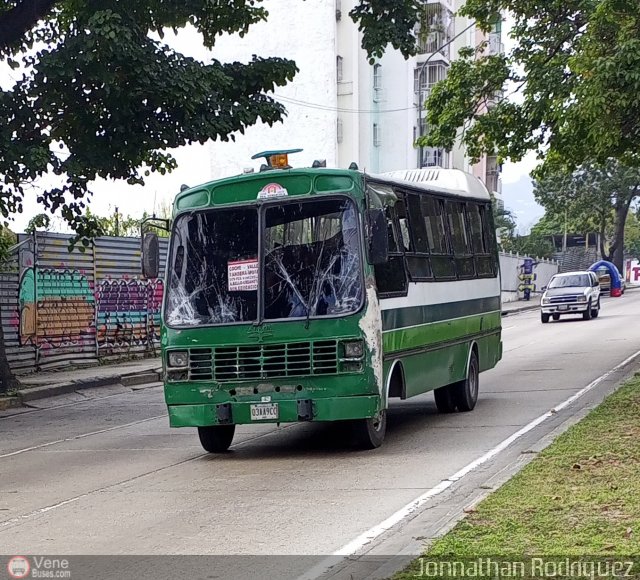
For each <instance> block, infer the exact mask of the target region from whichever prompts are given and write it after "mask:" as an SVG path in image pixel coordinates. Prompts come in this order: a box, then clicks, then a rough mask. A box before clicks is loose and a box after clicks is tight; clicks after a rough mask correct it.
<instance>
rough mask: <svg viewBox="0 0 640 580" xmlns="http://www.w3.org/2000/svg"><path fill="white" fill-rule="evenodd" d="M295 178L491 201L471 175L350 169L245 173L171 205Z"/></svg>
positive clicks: (190, 191)
mask: <svg viewBox="0 0 640 580" xmlns="http://www.w3.org/2000/svg"><path fill="white" fill-rule="evenodd" d="M296 175H308V176H322V175H325V176H329V175H332V176H344V177H348V178H350V179H352V180H354V179H357V178H358V177H360V178H362V177H365V178H367V177H368V178H370V179H373V180H376V181H381V182H383V183H387V184H391V185H398V186H405V187H406V186H409V187H414V188H417V189H423V190H424V191H431V192H433V193H441V194H444V195H455V196H460V197H472V198H475V199H483V200H484V199H486V200H487V201H488V200H490V199H491V196H490V195H489V192H488V191H487V189H486V188H485V186H484V185H483V184H482V182H481V181H480V180H479V179H478V178H477V177H474V176H473V175H470V174H468V173H465V172H464V171H460V170H457V169H439V168H433V169H408V170H402V171H392V172H389V173H382V174H377V175H376V174H366V173H364V172H362V171H359V170H351V169H327V168H295V169H271V170H268V171H261V172H258V173H244V174H240V175H234V176H230V177H224V178H222V179H216V180H214V181H210V182H208V183H203V184H200V185H197V186H195V187H189V188H185V189H184V190H183V191H181V192H180V193H179V194H178V195H177V196H176V198H175V200H174V204H175V207H176V208H179V209H180V210H182V209H185V210H186V209H193V208H195V207H203V206H207V205H209V197H208V196H209V193H208V192H210V191H211V190H212V189H213V188H219V187H223V186H234V187H235V186H243V185H246V186H247V187H248V188H252V187H253V183H255V182H256V181H264V180H266V181H270V180H275V181H278V177H284V176H289V177H293V176H296ZM313 178H315V177H313ZM205 192H207V193H205ZM251 192H252V193H251V195H253V194H254V192H253V189H251ZM202 195H205V197H206V199H205V197H202V198H199V197H198V196H202ZM194 196H195V197H194ZM196 197H198V199H196ZM243 197H245V196H243V195H240V196H239V201H241V200H242V198H243ZM181 200H184V204H181V203H180V202H181ZM187 200H188V201H187ZM227 203H228V202H227Z"/></svg>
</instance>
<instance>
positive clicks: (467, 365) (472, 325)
mask: <svg viewBox="0 0 640 580" xmlns="http://www.w3.org/2000/svg"><path fill="white" fill-rule="evenodd" d="M286 153H287V152H279V151H269V152H265V153H262V154H259V155H262V156H264V157H265V158H266V159H267V164H265V165H263V166H262V168H261V171H260V172H256V173H247V174H243V175H240V176H236V177H230V178H228V179H220V180H217V181H213V182H211V183H207V184H204V185H201V186H198V187H193V188H190V189H186V190H184V191H182V192H181V193H180V194H179V195H178V196H177V198H176V200H175V204H174V216H173V218H174V219H173V225H172V229H171V238H170V248H169V255H168V258H167V271H166V282H165V297H164V304H163V313H162V317H163V328H162V353H163V363H164V369H165V373H164V375H165V378H164V381H165V387H164V391H165V400H166V403H167V405H168V412H169V420H170V425H171V426H172V427H197V428H198V432H199V436H200V441H201V443H202V446H203V447H204V448H205V449H206V450H207V451H209V452H223V451H225V450H227V449H228V447H229V445H230V444H231V442H232V439H233V436H234V431H235V426H236V425H238V424H256V423H291V422H300V421H349V422H350V424H351V425H352V427H353V431H352V432H353V438H354V442H355V443H357V445H358V446H359V447H360V448H375V447H378V446H380V445H381V443H382V441H383V439H384V436H385V431H386V417H387V409H388V406H389V400H390V399H392V398H400V399H407V398H409V397H413V396H416V395H420V394H422V393H425V392H427V391H434V394H435V400H436V404H437V407H438V409H439V410H440V411H441V412H454V411H470V410H472V409H473V408H474V406H475V404H476V400H477V398H478V374H479V373H480V372H481V371H484V370H487V369H490V368H492V367H493V366H495V365H496V363H497V362H498V361H499V360H500V358H501V356H502V342H501V321H500V279H499V271H498V253H497V245H496V239H495V229H494V227H493V221H492V212H491V199H490V196H489V194H488V192H487V190H486V188H485V187H484V185H483V184H482V183H481V182H480V181H479V180H477V179H476V178H475V177H473V176H471V175H468V174H466V173H463V172H461V171H455V170H443V169H437V168H436V169H420V170H409V171H401V172H394V173H390V174H384V175H367V174H366V173H363V172H361V171H359V170H357V168H353V166H352V168H350V169H348V170H341V169H328V168H326V167H318V166H319V165H320V163H314V166H315V167H312V168H300V169H292V168H290V167H289V165H288V159H287V156H286ZM259 155H258V156H259ZM258 156H255V157H258ZM143 246H144V247H145V248H146V252H143V265H144V269H145V271H146V274H147V275H153V269H154V266H155V268H156V269H157V262H158V258H157V252H156V251H154V248H155V249H157V245H156V244H155V241H154V239H153V234H146V236H145V239H144V244H143Z"/></svg>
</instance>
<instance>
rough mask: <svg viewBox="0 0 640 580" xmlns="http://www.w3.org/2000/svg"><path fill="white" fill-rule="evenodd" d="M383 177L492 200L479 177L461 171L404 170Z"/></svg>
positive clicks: (436, 169) (435, 168) (437, 168)
mask: <svg viewBox="0 0 640 580" xmlns="http://www.w3.org/2000/svg"><path fill="white" fill-rule="evenodd" d="M382 176H383V177H386V178H388V179H393V180H397V181H401V182H409V183H415V184H422V185H423V186H424V187H425V188H426V189H430V188H431V189H441V190H446V191H456V192H459V194H462V195H468V196H474V197H479V198H487V199H489V198H490V196H489V192H488V191H487V189H486V187H485V186H484V184H483V183H482V182H481V181H480V180H479V179H478V178H477V177H475V176H474V175H471V174H470V173H466V172H465V171H460V170H459V169H442V168H440V167H428V168H423V169H402V170H399V171H390V172H388V173H383V174H382Z"/></svg>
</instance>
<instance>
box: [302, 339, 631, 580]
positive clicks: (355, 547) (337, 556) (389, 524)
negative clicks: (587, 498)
mask: <svg viewBox="0 0 640 580" xmlns="http://www.w3.org/2000/svg"><path fill="white" fill-rule="evenodd" d="M638 356H640V350H639V351H637V352H635V353H634V354H632V355H631V356H629V357H627V358H626V359H625V360H623V361H622V362H621V363H619V364H618V365H616V366H615V367H613V368H612V369H611V370H609V371H607V372H606V373H604V374H603V375H601V376H599V377H598V378H597V379H595V380H593V381H591V382H590V383H589V384H588V385H587V386H586V387H584V388H583V389H580V390H579V391H578V392H577V393H575V394H574V395H572V396H571V397H569V398H568V399H566V400H565V401H563V402H562V403H560V404H558V405H556V406H555V407H553V408H552V409H551V410H549V411H547V412H546V413H544V414H542V415H540V416H539V417H537V418H536V419H534V420H533V421H531V422H530V423H528V424H527V425H525V426H524V427H522V429H520V430H518V431H516V432H515V433H514V434H513V435H511V436H509V437H507V438H506V439H505V440H504V441H502V442H501V443H499V444H498V445H496V446H495V447H493V448H492V449H490V450H489V451H487V452H486V453H485V454H484V455H482V456H480V457H478V458H477V459H476V460H474V461H472V462H471V463H469V464H467V465H465V466H464V467H463V468H462V469H460V470H458V471H456V472H455V473H454V474H453V475H451V476H450V477H448V478H446V479H443V480H442V481H441V482H440V483H439V484H438V485H436V486H435V487H432V488H431V489H429V490H428V491H426V492H425V493H423V494H422V495H420V496H418V497H417V498H416V499H414V500H413V501H412V502H410V503H408V504H407V505H405V506H404V507H402V508H400V509H399V510H398V511H397V512H395V513H394V514H392V515H390V516H389V517H388V518H387V519H386V520H384V521H382V522H380V523H379V524H378V525H376V526H374V527H372V528H370V529H369V530H367V531H366V532H364V534H360V535H359V536H358V537H357V538H355V539H354V540H352V541H351V542H349V543H348V544H345V545H344V546H343V547H342V548H340V549H339V550H337V551H335V552H334V553H333V554H332V555H331V556H329V557H327V558H325V559H323V560H322V561H321V562H319V563H318V564H317V565H316V566H313V567H312V568H311V569H309V570H308V571H307V572H306V573H305V574H303V575H302V576H300V577H298V579H297V580H315V579H316V578H319V577H320V576H322V575H323V574H325V573H326V572H328V571H329V570H330V569H331V568H333V567H334V566H335V565H336V564H339V563H340V562H342V561H343V560H344V558H346V557H348V556H355V555H356V554H357V553H358V552H360V551H361V550H362V549H363V548H364V547H365V546H367V545H368V544H370V543H371V542H373V541H374V540H375V539H377V538H378V537H379V536H381V535H382V534H384V533H385V532H387V531H389V530H390V529H391V528H393V527H394V526H396V525H397V524H399V523H400V522H402V521H403V520H406V519H407V518H408V517H409V516H411V515H412V514H413V513H414V512H416V511H417V510H419V509H420V508H421V507H422V506H423V505H424V504H426V503H427V502H428V501H429V500H431V499H432V498H434V497H435V496H437V495H440V494H441V493H442V492H444V491H446V490H447V489H448V488H450V487H451V486H452V485H453V484H454V483H457V482H458V481H460V480H461V479H462V478H463V477H465V476H467V475H469V473H471V472H472V471H474V470H475V469H477V468H478V467H480V466H481V465H483V464H484V463H486V462H487V461H490V460H491V459H493V458H494V457H495V456H496V455H498V454H499V453H501V452H502V451H504V450H505V449H506V448H507V447H509V446H510V445H511V444H512V443H514V442H515V441H517V440H518V439H520V438H521V437H522V436H523V435H526V434H527V433H529V431H532V430H533V429H535V428H536V427H537V426H538V425H540V424H541V423H543V422H544V421H546V420H547V419H549V418H550V417H553V416H554V415H556V414H557V413H558V412H559V411H562V410H563V409H565V408H567V407H568V406H569V405H571V404H572V403H574V402H575V401H577V400H578V399H579V398H580V397H582V396H584V395H585V394H586V393H588V392H589V391H591V390H593V389H594V388H595V387H597V386H598V385H599V384H600V383H601V382H602V381H604V380H606V379H607V378H609V377H610V376H611V375H612V374H614V373H615V372H617V371H619V370H620V369H621V368H623V367H624V366H626V365H627V364H629V363H630V362H631V361H633V360H634V359H635V358H637V357H638Z"/></svg>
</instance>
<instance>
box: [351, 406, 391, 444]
mask: <svg viewBox="0 0 640 580" xmlns="http://www.w3.org/2000/svg"><path fill="white" fill-rule="evenodd" d="M386 432H387V412H386V411H385V410H384V409H383V410H382V411H380V413H379V414H378V416H377V417H372V418H371V419H357V420H356V421H354V422H353V440H354V443H355V445H356V446H357V447H358V448H359V449H377V448H378V447H380V445H382V442H383V441H384V436H385V433H386Z"/></svg>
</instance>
